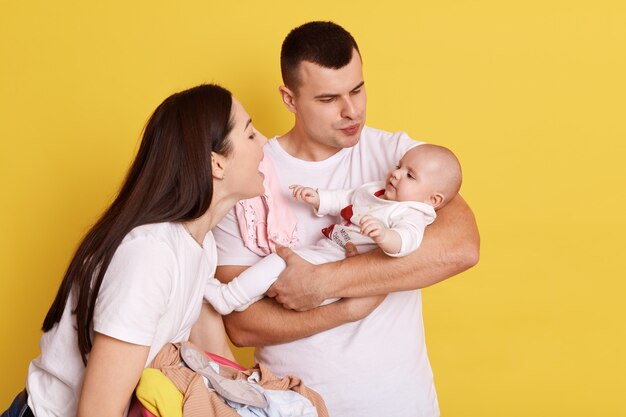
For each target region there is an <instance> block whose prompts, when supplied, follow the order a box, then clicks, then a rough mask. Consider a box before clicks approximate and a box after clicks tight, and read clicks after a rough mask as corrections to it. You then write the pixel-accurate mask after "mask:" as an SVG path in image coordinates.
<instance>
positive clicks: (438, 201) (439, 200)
mask: <svg viewBox="0 0 626 417" xmlns="http://www.w3.org/2000/svg"><path fill="white" fill-rule="evenodd" d="M444 201H446V198H445V197H444V196H443V194H441V193H434V194H431V195H430V197H428V202H429V203H430V205H431V206H433V208H435V209H438V208H439V207H441V206H442V205H443V203H444Z"/></svg>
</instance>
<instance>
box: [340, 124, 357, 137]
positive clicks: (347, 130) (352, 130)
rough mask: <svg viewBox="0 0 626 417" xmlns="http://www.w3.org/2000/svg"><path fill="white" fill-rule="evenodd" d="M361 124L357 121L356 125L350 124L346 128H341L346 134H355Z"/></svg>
mask: <svg viewBox="0 0 626 417" xmlns="http://www.w3.org/2000/svg"><path fill="white" fill-rule="evenodd" d="M359 126H360V124H358V123H357V124H355V125H351V126H348V127H346V128H343V129H341V131H342V132H343V133H345V134H346V135H348V136H351V135H354V134H355V133H356V132H358V131H359Z"/></svg>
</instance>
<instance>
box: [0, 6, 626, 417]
mask: <svg viewBox="0 0 626 417" xmlns="http://www.w3.org/2000/svg"><path fill="white" fill-rule="evenodd" d="M179 3H180V4H178V5H176V6H174V5H173V4H174V2H169V1H168V2H159V1H109V2H83V1H57V2H50V1H21V2H16V1H13V2H9V1H5V0H1V1H0V195H1V196H2V200H1V204H0V337H1V340H2V343H0V375H1V377H0V387H1V389H0V411H1V409H4V408H5V407H6V406H8V404H9V401H10V400H11V398H12V396H13V395H14V394H15V393H17V391H18V390H20V389H21V388H22V387H23V385H24V381H25V376H26V370H27V366H28V362H29V360H30V359H31V358H33V357H35V356H36V355H37V354H38V344H37V343H38V338H39V335H40V331H39V328H40V326H41V322H42V319H43V317H44V315H45V313H46V311H47V309H48V307H49V305H50V303H51V301H52V299H53V296H54V294H55V293H56V290H57V287H58V284H59V282H60V279H61V277H62V274H63V272H64V269H65V267H66V265H67V263H68V261H69V259H70V257H71V255H72V252H73V250H74V249H75V247H76V245H77V243H78V241H79V240H80V238H81V236H82V235H83V234H84V233H85V232H86V230H87V229H88V227H89V225H91V224H92V223H93V222H94V221H95V219H96V218H97V217H98V216H99V214H100V213H101V212H102V210H103V209H104V208H105V207H106V206H107V204H108V203H109V202H110V201H111V199H112V197H113V196H114V194H115V193H116V190H117V187H118V186H119V184H120V182H121V180H122V177H123V175H124V173H125V170H126V169H127V167H128V164H129V162H130V161H131V159H132V158H133V154H134V152H135V150H136V145H137V139H138V137H139V134H140V131H141V129H142V126H143V124H144V123H145V121H146V119H147V117H148V116H149V114H150V113H151V111H152V110H153V109H154V108H155V107H156V105H157V104H158V103H159V102H160V101H161V100H162V99H164V98H165V97H166V96H167V95H169V94H170V93H172V92H174V91H177V90H180V89H183V88H186V87H190V86H193V85H195V84H198V83H201V82H213V81H214V82H219V83H221V84H223V85H224V86H226V87H228V88H230V89H231V90H232V91H233V92H234V94H235V95H236V96H237V97H238V98H239V99H240V100H241V101H242V102H243V104H244V106H246V108H247V110H248V111H249V113H250V114H251V115H252V117H253V118H254V120H255V124H256V125H257V127H258V128H259V129H260V130H261V131H263V132H264V133H266V134H267V135H268V136H269V135H275V134H279V133H284V132H285V131H286V129H287V128H288V127H289V126H290V123H291V116H290V114H289V113H288V112H287V111H286V110H285V109H284V108H283V107H282V105H281V102H280V100H279V96H278V94H277V87H278V85H279V84H280V75H279V61H278V58H279V48H280V44H281V41H282V39H283V37H284V36H285V34H286V33H287V32H288V31H289V30H290V29H291V28H292V27H294V26H297V25H299V24H301V23H303V22H305V21H307V20H315V19H332V20H335V21H337V22H338V23H340V24H342V25H344V26H345V27H346V28H347V29H348V30H350V31H351V32H352V33H353V35H354V36H355V37H356V39H357V40H358V42H359V44H360V47H361V51H362V54H363V57H364V62H365V67H364V68H365V76H366V82H367V92H368V96H369V108H368V122H369V124H370V125H372V126H375V127H378V128H383V129H386V130H404V131H407V132H408V133H409V134H410V135H411V136H413V137H415V138H419V139H423V140H427V141H430V142H434V143H440V144H444V145H446V146H449V147H451V148H452V149H453V150H455V151H456V153H457V154H458V156H459V157H460V159H461V161H462V163H463V167H464V176H465V178H464V185H463V190H462V192H463V194H464V196H465V198H466V199H467V200H468V201H469V202H470V204H471V206H472V207H473V209H474V211H475V213H476V216H477V218H478V222H479V225H480V230H481V234H482V258H481V261H480V264H479V265H478V266H477V267H476V268H474V269H472V270H471V271H469V272H467V273H464V274H462V275H461V276H459V277H457V278H455V279H451V280H448V281H446V282H444V283H442V284H439V285H437V286H435V287H433V288H429V289H427V290H425V291H424V304H425V305H424V314H425V320H426V330H427V342H428V348H429V352H430V357H431V361H432V365H433V368H434V372H435V380H436V384H437V388H438V392H439V398H440V403H441V409H442V414H443V415H444V416H464V417H472V416H477V417H478V416H481V417H487V416H494V417H495V416H498V417H500V416H507V417H514V416H520V417H528V416H590V415H596V416H599V415H602V416H624V415H626V402H624V401H623V399H621V398H623V391H624V388H625V387H626V360H625V359H624V358H625V357H626V355H625V351H626V343H625V339H626V331H625V326H624V319H625V316H626V314H625V313H626V307H625V305H626V302H625V301H624V297H625V296H626V284H624V281H625V280H624V278H625V274H624V271H625V262H624V259H625V258H626V256H625V255H624V254H623V253H622V252H623V250H624V248H625V245H624V236H625V232H626V227H625V214H626V204H625V203H626V201H625V200H626V193H625V192H624V185H625V182H626V181H625V180H626V173H625V171H626V170H625V169H624V161H623V159H624V156H625V155H626V145H625V144H624V142H625V139H626V122H625V119H626V118H625V116H626V115H625V107H626V106H625V104H626V103H625V101H626V99H625V97H626V82H625V78H626V77H625V74H626V24H625V22H626V6H625V5H624V2H622V1H614V2H606V1H588V2H582V1H558V2H557V1H552V2H551V1H541V2H539V1H530V2H502V1H492V2H487V1H461V0H459V1H439V2H434V1H421V0H420V1H406V2H395V1H383V2H371V3H367V2H363V1H362V0H361V1H354V2H351V1H337V0H332V1H315V2H295V1H285V2H252V1H244V0H239V1H228V2H213V1H189V2H179ZM240 358H241V360H243V361H244V362H247V361H249V360H250V358H249V353H244V354H242V356H240ZM372 360H377V359H376V358H372ZM364 366H366V364H364Z"/></svg>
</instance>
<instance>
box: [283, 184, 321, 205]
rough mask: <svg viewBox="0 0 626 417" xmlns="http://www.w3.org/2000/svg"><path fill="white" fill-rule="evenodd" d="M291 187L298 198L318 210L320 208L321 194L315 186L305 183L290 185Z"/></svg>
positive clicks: (294, 196) (294, 195)
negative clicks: (308, 185) (304, 184)
mask: <svg viewBox="0 0 626 417" xmlns="http://www.w3.org/2000/svg"><path fill="white" fill-rule="evenodd" d="M289 189H290V190H291V192H292V195H293V198H295V199H296V200H300V201H304V202H305V203H307V204H308V205H310V206H311V207H313V208H314V209H315V210H316V211H317V210H318V209H319V208H320V195H319V193H318V192H317V191H316V190H314V189H313V188H310V187H305V186H303V185H290V186H289Z"/></svg>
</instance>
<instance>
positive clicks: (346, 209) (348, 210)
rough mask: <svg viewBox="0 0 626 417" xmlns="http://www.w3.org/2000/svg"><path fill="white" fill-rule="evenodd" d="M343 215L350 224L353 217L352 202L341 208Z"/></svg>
mask: <svg viewBox="0 0 626 417" xmlns="http://www.w3.org/2000/svg"><path fill="white" fill-rule="evenodd" d="M340 214H341V217H343V218H344V220H345V221H347V222H348V224H349V223H350V219H351V218H352V214H353V213H352V204H350V205H349V206H345V207H344V208H343V209H342V210H341V213H340Z"/></svg>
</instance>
